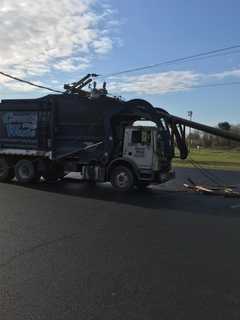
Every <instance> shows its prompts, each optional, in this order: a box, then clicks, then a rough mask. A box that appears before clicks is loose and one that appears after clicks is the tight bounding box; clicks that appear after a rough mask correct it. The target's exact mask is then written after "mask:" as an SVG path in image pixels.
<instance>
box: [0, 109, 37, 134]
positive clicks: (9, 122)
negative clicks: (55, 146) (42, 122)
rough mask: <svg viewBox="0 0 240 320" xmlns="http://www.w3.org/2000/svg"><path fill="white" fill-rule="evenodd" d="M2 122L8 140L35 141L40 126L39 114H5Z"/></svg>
mask: <svg viewBox="0 0 240 320" xmlns="http://www.w3.org/2000/svg"><path fill="white" fill-rule="evenodd" d="M2 120H3V124H4V126H5V128H6V131H7V136H8V138H16V137H20V138H29V139H33V138H35V137H36V133H37V125H38V114H37V112H5V113H4V115H3V117H2Z"/></svg>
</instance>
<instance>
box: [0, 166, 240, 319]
mask: <svg viewBox="0 0 240 320" xmlns="http://www.w3.org/2000/svg"><path fill="white" fill-rule="evenodd" d="M217 175H218V179H223V180H224V182H226V183H228V184H239V183H240V173H236V172H235V173H224V172H218V173H217ZM178 177H179V178H178V180H177V181H176V182H174V183H173V182H171V183H168V184H167V185H166V186H165V187H162V188H153V189H150V190H148V191H147V192H141V193H139V192H137V191H135V192H132V193H128V194H126V195H119V194H117V193H116V192H115V191H114V190H112V188H111V187H110V186H109V185H99V186H95V187H94V186H91V187H90V186H88V185H86V184H82V183H79V182H78V181H76V180H74V179H66V180H65V181H63V182H59V183H57V184H45V183H41V184H39V185H37V186H29V187H22V186H18V185H17V184H14V183H12V184H0V319H1V320H20V319H21V320H38V319H39V320H45V319H46V320H49V319H53V320H55V319H57V320H60V319H64V320H68V319H73V320H78V319H87V320H88V319H89V320H92V319H94V320H95V319H96V320H100V319H109V320H110V319H111V320H115V319H116V320H117V319H122V320H148V319H149V320H152V319H161V320H162V319H163V320H165V319H173V320H176V319H184V320H185V319H191V320H193V319H194V320H197V319H201V320H202V319H211V320H214V319H217V320H220V319H227V320H231V319H240V249H239V248H240V199H224V198H221V197H216V196H210V197H209V196H204V195H200V194H194V193H187V192H185V191H183V190H182V183H183V182H185V181H186V179H187V178H188V177H191V178H192V179H193V180H195V181H196V182H203V181H202V178H201V176H200V175H199V172H197V171H192V170H187V169H184V170H179V171H178Z"/></svg>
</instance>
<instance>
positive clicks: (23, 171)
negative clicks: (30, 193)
mask: <svg viewBox="0 0 240 320" xmlns="http://www.w3.org/2000/svg"><path fill="white" fill-rule="evenodd" d="M19 174H20V176H21V177H22V178H23V179H28V178H29V176H30V175H31V171H30V169H29V167H28V166H25V165H23V166H21V167H20V168H19Z"/></svg>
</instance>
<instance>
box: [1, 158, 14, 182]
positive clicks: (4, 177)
mask: <svg viewBox="0 0 240 320" xmlns="http://www.w3.org/2000/svg"><path fill="white" fill-rule="evenodd" d="M13 178H14V169H13V168H12V167H10V164H9V162H8V161H7V159H6V158H4V157H1V158H0V182H8V181H11V180H12V179H13Z"/></svg>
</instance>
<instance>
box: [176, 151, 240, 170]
mask: <svg viewBox="0 0 240 320" xmlns="http://www.w3.org/2000/svg"><path fill="white" fill-rule="evenodd" d="M190 159H192V160H194V161H196V162H197V164H199V165H200V166H202V167H204V168H210V169H223V170H240V150H239V149H238V150H237V149H236V150H219V149H200V150H196V149H193V150H191V152H190V155H189V158H188V160H180V159H174V161H173V165H174V166H175V167H185V168H186V167H187V168H191V167H193V165H192V163H191V161H190Z"/></svg>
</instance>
